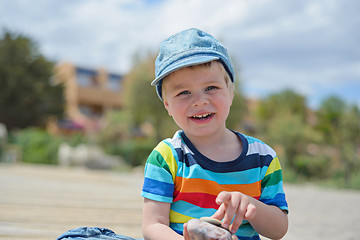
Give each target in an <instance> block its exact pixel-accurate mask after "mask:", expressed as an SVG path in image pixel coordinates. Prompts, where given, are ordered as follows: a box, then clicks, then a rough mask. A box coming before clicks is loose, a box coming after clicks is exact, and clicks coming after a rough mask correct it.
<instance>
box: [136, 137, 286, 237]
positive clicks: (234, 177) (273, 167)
mask: <svg viewBox="0 0 360 240" xmlns="http://www.w3.org/2000/svg"><path fill="white" fill-rule="evenodd" d="M235 134H237V135H238V137H239V139H240V140H241V141H242V144H243V149H242V153H241V155H240V156H239V157H238V158H237V159H235V160H233V161H228V162H215V161H213V160H211V159H209V158H207V157H205V156H204V155H202V154H201V153H200V152H199V151H198V150H197V149H196V148H195V147H194V146H193V144H192V143H191V142H190V141H189V139H188V138H187V137H186V136H185V134H184V132H183V131H178V132H176V133H175V135H174V137H173V138H172V139H170V138H169V139H165V140H163V141H161V142H160V143H159V144H158V145H157V146H156V147H155V149H154V150H153V151H152V152H151V154H150V156H149V157H148V159H147V162H146V166H145V178H144V185H143V189H142V193H141V195H142V196H143V197H144V198H148V199H151V200H154V201H160V202H167V203H171V208H170V227H171V228H172V229H173V230H174V231H176V232H177V233H179V234H182V233H183V224H184V223H185V222H187V221H189V220H190V219H192V218H200V217H204V216H211V215H213V214H214V213H215V212H216V210H217V209H218V208H219V205H217V204H216V202H215V199H216V197H217V195H218V194H219V193H220V192H221V191H239V192H242V193H244V194H246V195H248V196H251V197H253V198H255V199H258V200H260V201H261V202H263V203H265V204H268V205H275V206H278V207H279V208H280V209H282V210H286V211H288V206H287V202H286V200H285V193H284V190H283V183H282V172H281V167H280V163H279V160H278V158H277V156H276V153H275V151H274V150H273V149H272V148H270V147H269V146H268V145H266V144H265V143H263V142H261V141H260V140H258V139H255V138H253V137H249V136H246V135H243V134H240V133H237V132H235ZM236 235H237V236H238V238H239V239H260V238H259V235H258V233H257V232H256V231H255V230H254V229H253V228H252V226H251V225H250V224H249V222H247V221H243V223H242V224H241V226H240V228H239V230H238V231H237V233H236Z"/></svg>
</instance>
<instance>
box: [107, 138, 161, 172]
mask: <svg viewBox="0 0 360 240" xmlns="http://www.w3.org/2000/svg"><path fill="white" fill-rule="evenodd" d="M155 146H156V143H155V142H154V141H151V140H149V139H132V140H128V141H124V142H121V143H119V144H112V145H110V146H109V148H108V153H110V154H113V155H119V156H121V157H122V158H123V159H124V161H125V163H127V164H128V165H130V166H133V167H135V166H144V163H145V161H146V159H147V157H148V156H149V154H150V153H151V151H152V150H153V149H154V147H155Z"/></svg>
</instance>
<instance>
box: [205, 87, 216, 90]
mask: <svg viewBox="0 0 360 240" xmlns="http://www.w3.org/2000/svg"><path fill="white" fill-rule="evenodd" d="M216 88H217V87H215V86H209V87H207V88H206V89H205V91H209V90H213V89H216Z"/></svg>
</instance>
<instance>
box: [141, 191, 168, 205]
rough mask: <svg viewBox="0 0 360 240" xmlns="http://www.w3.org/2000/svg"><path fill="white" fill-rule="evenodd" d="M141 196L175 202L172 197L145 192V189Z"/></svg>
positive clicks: (159, 200)
mask: <svg viewBox="0 0 360 240" xmlns="http://www.w3.org/2000/svg"><path fill="white" fill-rule="evenodd" d="M141 196H142V197H144V198H147V199H151V200H154V201H158V202H166V203H172V202H173V198H172V197H164V196H160V195H155V194H152V193H148V192H144V191H143V192H141Z"/></svg>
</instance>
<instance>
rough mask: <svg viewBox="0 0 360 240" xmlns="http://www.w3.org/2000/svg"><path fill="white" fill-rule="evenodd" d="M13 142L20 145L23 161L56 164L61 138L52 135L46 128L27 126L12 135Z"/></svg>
mask: <svg viewBox="0 0 360 240" xmlns="http://www.w3.org/2000/svg"><path fill="white" fill-rule="evenodd" d="M11 142H13V143H14V144H16V145H18V146H20V148H21V150H22V161H23V162H26V163H41V164H56V163H57V150H58V147H59V145H60V143H61V140H60V139H59V138H56V137H53V136H51V135H50V134H49V133H47V132H46V131H45V130H41V129H37V128H27V129H25V130H22V131H17V132H16V133H14V134H13V135H12V136H11Z"/></svg>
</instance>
